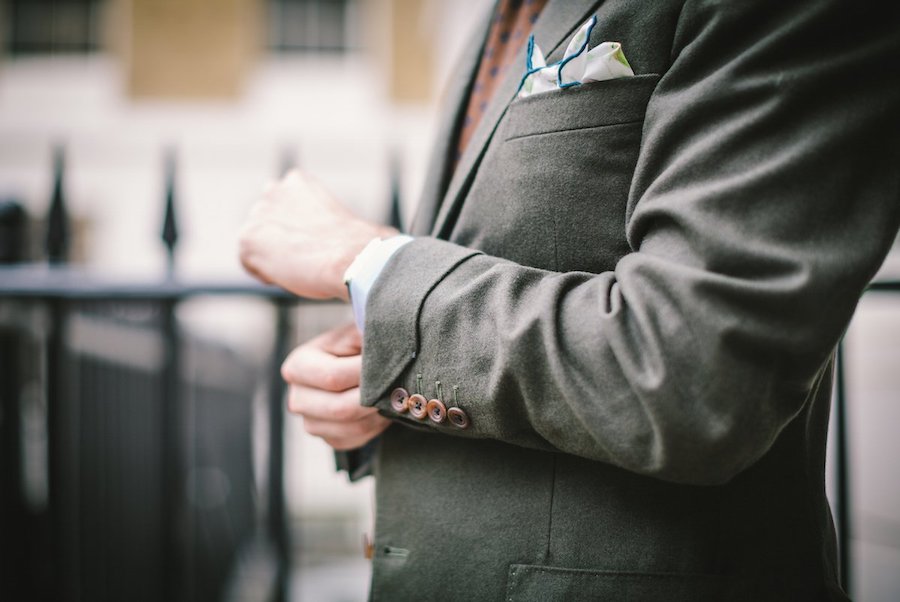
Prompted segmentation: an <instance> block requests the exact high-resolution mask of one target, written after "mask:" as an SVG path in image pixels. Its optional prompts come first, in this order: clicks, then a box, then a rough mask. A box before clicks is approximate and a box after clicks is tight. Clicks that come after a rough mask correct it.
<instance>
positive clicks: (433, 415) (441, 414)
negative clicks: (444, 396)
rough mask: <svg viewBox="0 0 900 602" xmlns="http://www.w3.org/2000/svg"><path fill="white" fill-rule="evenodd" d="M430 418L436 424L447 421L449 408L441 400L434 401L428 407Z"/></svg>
mask: <svg viewBox="0 0 900 602" xmlns="http://www.w3.org/2000/svg"><path fill="white" fill-rule="evenodd" d="M426 410H427V412H428V418H429V420H431V421H432V422H434V423H435V424H440V423H442V422H443V421H444V420H446V419H447V407H446V406H445V405H444V403H443V402H442V401H441V400H440V399H432V400H431V401H429V402H428V405H427V406H426Z"/></svg>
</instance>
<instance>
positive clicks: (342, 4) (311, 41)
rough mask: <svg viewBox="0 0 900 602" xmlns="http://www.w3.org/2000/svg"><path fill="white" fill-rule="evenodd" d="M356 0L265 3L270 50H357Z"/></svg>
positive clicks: (282, 51) (293, 0) (297, 0)
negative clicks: (266, 4)
mask: <svg viewBox="0 0 900 602" xmlns="http://www.w3.org/2000/svg"><path fill="white" fill-rule="evenodd" d="M357 15H358V7H357V3H356V1H355V0H268V31H269V49H270V50H272V51H273V52H278V53H290V52H326V53H327V52H336V53H340V52H346V51H348V50H353V49H355V48H357V47H358V45H359V44H358V41H357V39H356V37H357V36H356V29H357V28H356V23H357Z"/></svg>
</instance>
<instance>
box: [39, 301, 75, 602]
mask: <svg viewBox="0 0 900 602" xmlns="http://www.w3.org/2000/svg"><path fill="white" fill-rule="evenodd" d="M66 303H67V301H65V300H62V299H53V300H50V301H48V303H47V317H48V320H49V324H48V327H49V332H48V333H47V347H46V357H45V362H46V364H45V366H46V378H47V380H46V395H47V462H48V466H47V475H48V476H47V481H48V496H47V504H48V509H49V516H50V521H51V522H50V529H51V541H52V542H53V544H52V545H53V552H52V554H51V563H52V565H53V568H52V569H51V571H50V574H51V575H53V578H54V581H55V587H54V589H55V591H54V595H55V596H57V599H61V600H62V599H65V600H74V601H76V602H77V600H79V599H80V598H81V579H80V576H81V575H80V569H81V566H80V562H79V557H80V554H79V552H80V537H81V533H80V526H81V523H80V520H77V519H76V520H71V517H79V516H80V508H79V503H80V498H81V496H80V493H79V481H80V478H81V471H80V446H79V440H78V438H77V435H78V432H79V430H80V426H79V419H80V416H79V406H78V400H77V397H76V396H75V395H74V394H73V392H72V391H71V390H70V389H69V386H68V383H69V379H68V374H67V372H68V368H69V367H68V366H67V364H66V362H67V361H68V354H67V353H66V348H65V344H66V342H65V332H66V327H67V323H68V307H67V306H66Z"/></svg>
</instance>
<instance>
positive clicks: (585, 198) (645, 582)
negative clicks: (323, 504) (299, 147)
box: [362, 0, 900, 602]
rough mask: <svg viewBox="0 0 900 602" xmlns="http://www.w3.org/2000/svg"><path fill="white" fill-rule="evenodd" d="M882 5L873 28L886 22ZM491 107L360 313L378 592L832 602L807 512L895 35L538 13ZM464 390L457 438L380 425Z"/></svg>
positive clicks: (616, 4) (622, 5)
mask: <svg viewBox="0 0 900 602" xmlns="http://www.w3.org/2000/svg"><path fill="white" fill-rule="evenodd" d="M879 11H881V12H879ZM594 14H596V15H597V18H598V21H597V25H596V27H595V28H594V30H593V34H592V36H591V40H590V42H591V47H593V46H594V45H596V44H598V43H600V42H602V41H607V40H609V41H618V42H621V43H622V47H623V50H624V52H625V55H626V56H627V57H628V60H629V61H630V63H631V66H632V67H633V69H634V71H635V73H636V76H635V77H632V78H623V79H615V80H610V81H602V82H594V83H588V84H583V85H580V86H576V87H573V88H571V89H566V90H557V91H551V92H548V93H545V94H540V95H535V96H532V97H529V98H526V99H516V98H515V93H516V90H517V87H518V84H519V80H520V78H521V76H522V73H523V72H524V66H525V56H524V49H523V50H522V52H521V53H520V58H521V60H520V61H518V64H521V66H522V69H521V71H520V70H518V69H512V70H511V72H509V73H507V74H506V76H505V79H504V81H503V82H502V83H501V84H500V85H499V87H498V90H497V92H496V94H495V96H494V99H493V101H492V102H491V104H490V105H489V106H488V108H487V112H486V115H485V117H484V118H483V119H482V121H481V122H480V123H479V125H478V126H477V130H476V132H475V134H474V136H473V138H472V141H471V142H470V144H469V145H468V146H467V148H466V150H465V152H464V154H463V156H462V157H461V159H460V160H459V161H458V163H455V162H454V160H453V156H452V155H453V154H454V150H455V145H456V136H455V132H457V131H458V129H459V127H460V121H461V116H462V112H463V108H464V106H465V99H466V98H467V94H468V90H469V87H470V86H471V81H472V78H473V75H474V72H475V68H476V65H477V62H478V57H479V56H480V54H481V45H482V42H483V39H484V36H485V32H486V30H487V22H486V21H485V25H484V27H482V29H481V30H480V32H479V33H478V35H477V36H476V38H475V39H474V40H473V41H472V42H471V43H470V44H469V45H468V47H467V50H466V56H465V57H463V60H462V62H461V67H460V69H459V71H458V73H457V74H456V76H455V79H454V80H453V82H452V83H451V86H450V91H449V94H448V97H447V99H446V105H447V111H446V119H445V123H444V126H443V129H442V133H441V135H440V136H439V141H438V148H437V150H436V152H435V157H436V158H435V160H434V162H433V165H432V167H431V169H430V172H429V176H428V179H427V184H426V190H425V195H424V197H423V199H422V203H421V205H420V210H419V213H418V215H417V218H416V220H415V223H414V226H413V234H415V235H417V236H418V238H416V240H415V241H413V242H411V243H410V244H408V245H406V246H405V247H403V248H402V249H401V250H400V251H399V252H397V253H396V254H395V255H394V257H393V258H392V259H391V260H390V262H389V263H388V265H387V266H386V267H385V269H384V271H383V272H382V274H381V276H380V278H379V279H378V281H377V282H376V284H375V286H374V288H373V289H372V291H371V295H370V297H369V300H368V304H367V312H366V316H367V317H366V325H365V335H364V345H363V374H362V396H363V403H364V404H366V405H369V406H374V407H376V408H378V409H379V410H380V411H381V412H382V413H383V414H384V415H386V416H389V417H391V418H393V419H395V420H396V424H394V425H392V426H391V428H390V429H389V430H388V431H386V432H385V433H384V435H383V436H382V437H381V439H380V441H379V443H378V445H377V451H376V453H375V456H374V473H375V476H376V483H377V515H376V536H375V557H374V559H373V579H372V590H371V595H372V598H373V599H374V600H388V601H390V600H510V601H512V600H541V601H545V600H666V601H669V602H672V601H680V600H685V601H687V600H690V601H697V600H823V599H830V600H843V599H846V598H845V594H844V593H843V592H842V591H841V589H840V587H839V586H838V584H837V577H836V566H835V565H836V560H835V539H834V529H833V525H832V519H831V515H830V511H829V507H828V502H827V500H826V497H825V490H824V463H825V445H826V432H827V425H828V415H829V402H830V393H831V382H832V381H831V378H832V366H833V352H834V349H835V346H836V344H837V342H838V340H839V339H840V337H841V335H842V333H843V331H844V329H845V328H846V326H847V324H848V322H849V320H850V318H851V315H852V314H853V311H854V308H855V306H856V303H857V301H858V299H859V296H860V294H861V291H862V290H863V288H864V287H865V285H866V283H867V282H868V281H869V280H870V278H871V277H872V276H873V274H874V273H875V271H876V269H877V268H878V266H879V265H880V263H881V261H882V260H883V258H884V256H885V254H886V253H887V251H888V249H889V247H890V245H891V242H892V240H893V238H894V236H895V234H896V232H897V228H898V221H900V198H898V197H900V194H898V190H900V188H898V187H900V168H898V166H900V136H898V134H900V127H898V125H900V117H898V115H900V82H898V78H897V75H896V73H897V67H896V66H897V64H900V60H898V59H900V27H898V23H900V21H898V12H897V10H896V9H895V8H885V7H882V6H881V5H874V4H873V5H867V3H865V2H859V3H853V2H849V1H842V0H823V1H818V2H784V1H774V0H755V1H753V2H741V1H730V2H729V1H725V0H657V1H654V2H640V1H638V0H606V1H602V2H597V1H595V0H569V1H565V0H550V2H549V3H548V5H547V6H546V8H545V9H544V12H543V13H542V15H541V17H540V19H539V21H538V22H537V23H536V25H535V29H534V35H535V39H536V41H537V43H538V44H539V45H540V46H541V47H542V48H543V49H544V50H545V51H546V53H547V54H548V60H549V61H552V60H557V59H559V58H560V57H561V55H562V53H563V51H564V49H565V46H566V43H567V41H568V39H569V37H571V35H572V34H573V33H574V31H575V30H576V29H577V28H578V26H579V25H581V24H582V23H583V22H584V21H585V20H587V19H588V18H589V17H590V16H591V15H594ZM417 375H422V379H423V383H424V389H425V390H423V391H422V392H423V393H424V394H425V396H426V397H427V398H433V397H435V396H436V395H437V392H436V387H435V385H434V383H435V381H441V383H442V385H443V392H444V399H443V401H444V402H445V403H446V404H447V405H448V406H451V405H454V399H453V398H452V397H451V395H450V392H451V391H452V388H453V387H454V386H456V387H458V389H457V391H458V399H457V400H456V404H457V405H458V407H460V408H461V409H462V410H463V411H464V412H465V413H466V414H467V416H468V417H469V419H470V425H469V427H468V428H466V429H461V428H458V427H456V426H454V425H453V424H451V423H450V422H448V421H445V422H443V423H440V424H438V423H434V422H432V421H430V420H428V419H426V420H424V421H419V420H416V419H414V418H412V417H411V416H410V414H409V413H398V412H397V411H395V410H393V409H392V407H391V404H390V394H391V392H392V391H393V390H394V389H395V388H397V387H403V388H405V389H407V390H409V391H414V390H415V389H416V386H417V382H416V379H417Z"/></svg>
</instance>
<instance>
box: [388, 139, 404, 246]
mask: <svg viewBox="0 0 900 602" xmlns="http://www.w3.org/2000/svg"><path fill="white" fill-rule="evenodd" d="M388 170H389V175H388V177H389V178H390V186H391V197H390V203H391V205H390V213H389V214H388V225H389V226H392V227H394V228H397V230H400V231H401V232H403V214H402V212H401V210H400V180H401V177H402V171H403V166H402V164H401V161H400V152H399V151H398V150H397V149H394V150H392V151H391V156H390V165H389V166H388Z"/></svg>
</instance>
